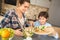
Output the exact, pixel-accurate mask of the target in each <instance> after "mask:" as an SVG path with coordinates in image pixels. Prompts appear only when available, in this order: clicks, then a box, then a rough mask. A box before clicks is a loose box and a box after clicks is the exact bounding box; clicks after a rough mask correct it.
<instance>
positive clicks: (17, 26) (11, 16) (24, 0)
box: [1, 0, 30, 36]
mask: <svg viewBox="0 0 60 40" xmlns="http://www.w3.org/2000/svg"><path fill="white" fill-rule="evenodd" d="M29 6H30V0H19V4H18V7H17V8H16V9H12V10H9V11H7V12H6V14H5V18H4V19H3V20H2V21H1V26H2V28H4V27H9V28H12V29H14V30H15V31H14V32H15V35H17V36H23V33H22V32H21V29H22V28H23V26H24V25H25V22H26V18H25V16H24V13H25V11H27V9H28V8H29Z"/></svg>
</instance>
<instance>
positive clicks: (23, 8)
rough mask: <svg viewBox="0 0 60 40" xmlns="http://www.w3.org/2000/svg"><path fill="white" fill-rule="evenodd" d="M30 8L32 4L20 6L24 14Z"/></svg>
mask: <svg viewBox="0 0 60 40" xmlns="http://www.w3.org/2000/svg"><path fill="white" fill-rule="evenodd" d="M29 6H30V3H28V2H24V3H23V4H22V5H20V6H19V10H20V11H21V12H22V13H25V11H27V9H28V8H29Z"/></svg>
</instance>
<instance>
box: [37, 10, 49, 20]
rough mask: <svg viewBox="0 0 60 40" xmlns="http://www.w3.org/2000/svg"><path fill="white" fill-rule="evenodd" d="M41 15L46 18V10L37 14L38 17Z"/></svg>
mask: <svg viewBox="0 0 60 40" xmlns="http://www.w3.org/2000/svg"><path fill="white" fill-rule="evenodd" d="M42 16H43V17H45V18H46V19H47V18H48V17H49V15H48V12H46V11H42V12H40V13H39V15H38V18H39V17H42Z"/></svg>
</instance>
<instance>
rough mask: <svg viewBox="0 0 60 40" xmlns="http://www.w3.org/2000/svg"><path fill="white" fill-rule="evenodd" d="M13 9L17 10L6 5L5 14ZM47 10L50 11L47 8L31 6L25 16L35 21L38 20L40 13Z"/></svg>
mask: <svg viewBox="0 0 60 40" xmlns="http://www.w3.org/2000/svg"><path fill="white" fill-rule="evenodd" d="M13 8H16V6H13V5H9V4H5V7H4V10H5V11H4V12H6V10H9V9H13ZM47 10H48V8H45V7H40V6H36V5H30V7H29V9H28V11H27V12H26V13H25V15H26V17H27V19H33V20H35V19H37V16H38V14H39V12H41V11H47Z"/></svg>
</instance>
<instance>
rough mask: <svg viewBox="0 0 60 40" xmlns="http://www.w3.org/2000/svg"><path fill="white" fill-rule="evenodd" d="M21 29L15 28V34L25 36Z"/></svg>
mask: <svg viewBox="0 0 60 40" xmlns="http://www.w3.org/2000/svg"><path fill="white" fill-rule="evenodd" d="M20 30H21V29H17V30H14V34H15V35H16V36H23V33H22V32H21V31H20Z"/></svg>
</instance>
